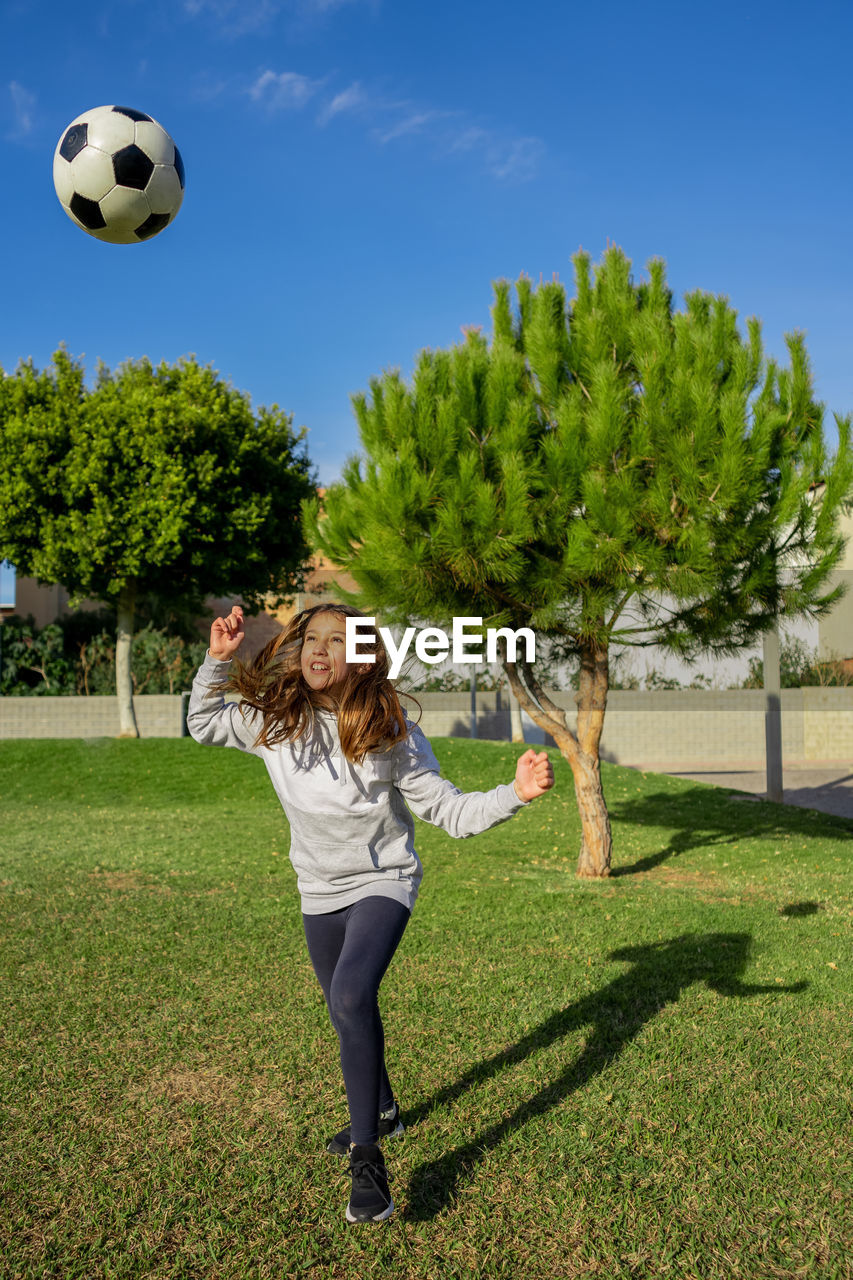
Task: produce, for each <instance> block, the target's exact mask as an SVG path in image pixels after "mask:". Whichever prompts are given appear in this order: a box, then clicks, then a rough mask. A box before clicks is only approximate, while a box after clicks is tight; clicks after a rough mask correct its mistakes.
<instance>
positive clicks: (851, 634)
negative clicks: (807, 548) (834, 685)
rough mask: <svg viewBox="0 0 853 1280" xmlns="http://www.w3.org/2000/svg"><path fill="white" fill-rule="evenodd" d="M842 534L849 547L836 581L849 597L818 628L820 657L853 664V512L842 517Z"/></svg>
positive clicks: (838, 569)
mask: <svg viewBox="0 0 853 1280" xmlns="http://www.w3.org/2000/svg"><path fill="white" fill-rule="evenodd" d="M841 531H842V533H843V534H844V536H845V537H846V539H847V546H846V548H845V550H844V556H843V558H842V560H841V563H840V564H839V567H838V568H837V569H836V571H835V573H834V574H833V579H834V581H835V582H837V583H840V584H841V585H843V586H845V587H846V588H847V594H846V595H845V596H844V597H843V598H842V599H841V600H840V601H839V602H838V604H837V605H836V606H835V608H834V609H833V610H832V612H831V613H830V614H828V615H827V617H826V618H822V619H821V621H820V623H819V624H818V657H819V658H820V659H821V661H823V662H831V661H833V660H834V659H836V658H841V659H842V660H847V661H848V662H851V663H853V511H851V512H848V514H847V515H846V516H845V515H842V517H841Z"/></svg>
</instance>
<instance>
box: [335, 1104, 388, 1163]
mask: <svg viewBox="0 0 853 1280" xmlns="http://www.w3.org/2000/svg"><path fill="white" fill-rule="evenodd" d="M405 1132H406V1128H405V1125H404V1124H403V1121H402V1120H401V1119H400V1107H399V1105H398V1104H397V1103H396V1102H395V1103H394V1106H393V1108H392V1110H391V1111H382V1112H380V1115H379V1138H380V1141H381V1139H382V1138H399V1137H401V1135H402V1134H404V1133H405ZM351 1145H352V1143H351V1141H350V1131H349V1129H342V1130H341V1132H340V1133H336V1134H335V1136H334V1138H330V1139H329V1141H328V1142H327V1143H326V1150H327V1151H329V1152H331V1154H332V1155H333V1156H345V1155H346V1154H347V1152H348V1151H349V1149H350V1147H351Z"/></svg>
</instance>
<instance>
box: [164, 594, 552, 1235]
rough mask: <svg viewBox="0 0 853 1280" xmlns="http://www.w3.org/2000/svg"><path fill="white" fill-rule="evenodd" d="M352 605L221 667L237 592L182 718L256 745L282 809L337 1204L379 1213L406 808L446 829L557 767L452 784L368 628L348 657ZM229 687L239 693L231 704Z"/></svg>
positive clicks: (548, 782)
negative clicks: (329, 1111)
mask: <svg viewBox="0 0 853 1280" xmlns="http://www.w3.org/2000/svg"><path fill="white" fill-rule="evenodd" d="M348 616H350V617H363V616H364V615H363V614H360V613H359V612H358V610H357V609H352V608H350V607H349V606H346V605H337V604H335V605H326V604H323V605H317V606H315V607H314V608H312V609H306V610H304V611H303V612H302V613H299V614H297V615H296V617H295V618H293V620H292V621H291V622H290V623H289V625H288V626H287V627H286V629H285V630H284V631H283V632H282V633H281V634H280V635H279V636H277V637H276V638H275V640H273V641H272V642H271V643H270V644H268V645H267V646H266V648H265V649H263V650H262V651H261V653H259V654H258V656H257V657H256V658H255V659H254V661H253V662H251V663H250V664H248V665H247V666H245V667H242V666H238V667H237V668H236V670H235V671H234V672H233V674H232V673H231V670H230V667H229V663H230V661H231V659H232V658H233V656H234V654H235V653H236V651H237V649H238V648H239V647H240V645H241V643H242V641H243V637H244V625H243V611H242V609H241V608H240V606H239V605H235V606H234V608H233V609H232V611H231V613H230V614H229V616H228V617H227V618H217V619H216V621H215V622H214V623H213V626H212V627H211V630H210V649H209V652H208V654H207V656H206V657H205V660H204V662H203V663H202V665H201V667H200V668H199V671H198V673H197V675H196V677H195V680H194V681H193V688H192V696H191V698H190V704H189V710H188V714H187V726H188V728H189V731H190V733H191V734H192V736H193V737H194V738H195V740H196V741H197V742H202V743H209V744H213V745H215V746H226V747H239V748H240V749H241V750H243V751H250V752H252V753H253V754H254V755H258V756H260V757H261V759H262V760H263V761H264V763H265V765H266V767H267V770H268V772H269V775H270V778H271V780H272V784H273V787H274V788H275V791H276V794H277V795H278V798H279V800H280V801H281V804H282V807H283V808H284V811H285V814H286V815H287V820H288V823H289V824H290V831H291V846H290V859H291V862H292V863H293V866H294V869H295V870H296V875H297V885H298V888H299V892H300V896H301V904H302V913H303V921H304V927H305V937H306V940H307V943H308V952H309V955H310V957H311V963H312V965H313V967H314V971H315V973H316V975H317V978H318V980H319V982H320V986H321V987H322V989H323V995H324V996H325V999H326V1004H327V1007H328V1010H329V1015H330V1018H331V1021H332V1025H333V1026H334V1028H335V1031H336V1032H337V1035H338V1039H339V1042H340V1054H341V1067H342V1069H343V1076H344V1084H345V1086H346V1093H347V1102H348V1105H349V1112H350V1127H349V1129H345V1130H344V1131H343V1132H342V1133H339V1134H337V1135H336V1137H334V1138H332V1139H331V1140H330V1142H329V1145H328V1150H329V1151H333V1152H337V1153H340V1154H346V1153H347V1152H348V1153H349V1156H350V1169H349V1172H350V1174H351V1175H352V1191H351V1194H350V1200H349V1204H348V1206H347V1211H346V1216H347V1219H348V1220H349V1221H350V1222H368V1221H373V1222H380V1221H382V1220H383V1219H385V1218H388V1217H389V1216H390V1215H391V1213H392V1212H393V1210H394V1202H393V1200H392V1199H391V1195H390V1192H389V1190H388V1174H387V1171H386V1168H385V1162H384V1158H383V1155H382V1151H381V1149H380V1147H379V1138H380V1136H383V1137H385V1136H389V1135H390V1136H394V1135H398V1134H401V1133H402V1132H403V1126H402V1124H401V1122H400V1109H399V1106H398V1105H397V1103H396V1102H395V1099H394V1093H393V1090H392V1088H391V1082H390V1080H389V1079H388V1072H387V1071H386V1069H385V1054H384V1037H383V1030H382V1021H381V1018H380V1016H379V1005H378V993H379V984H380V982H381V981H382V978H383V975H384V974H385V970H386V969H387V968H388V965H389V964H390V962H391V958H392V956H393V955H394V952H395V951H396V949H397V946H398V945H399V942H400V939H401V938H402V936H403V931H404V929H405V927H406V924H407V923H408V920H409V915H410V913H411V910H412V907H413V905H414V902H415V898H416V897H417V892H418V886H419V884H420V880H421V875H422V868H421V864H420V860H419V859H418V856H417V854H416V853H415V846H414V823H413V821H412V816H411V815H412V813H414V814H416V815H417V816H418V817H420V818H425V819H426V820H427V821H428V822H432V823H434V824H435V825H436V826H440V827H442V828H443V829H444V830H445V831H447V832H449V834H450V835H452V836H470V835H476V834H477V833H478V832H480V831H486V830H488V828H489V827H493V826H495V825H496V824H497V823H499V822H504V821H506V819H507V818H510V817H512V815H513V814H514V813H516V812H517V811H518V810H519V809H520V808H521V807H522V806H523V805H524V804H527V803H528V802H529V801H530V800H533V799H535V798H536V797H537V796H540V795H542V794H543V793H544V792H545V791H547V790H548V789H549V787H552V786H553V785H554V774H553V770H552V768H551V764H550V761H549V760H548V757H547V755H546V754H545V752H541V753H540V754H539V755H537V754H536V753H535V752H534V751H533V750H529V751H527V752H525V754H524V755H523V756H522V757H521V758H520V760H519V761H518V764H517V767H516V772H515V781H514V782H512V783H508V784H505V785H501V786H498V787H495V788H494V790H492V791H487V792H480V791H472V792H468V793H463V792H461V791H458V790H457V788H456V787H454V786H453V785H452V784H451V783H450V782H447V781H446V780H445V779H444V778H442V777H441V776H440V774H439V767H438V762H437V760H436V758H435V756H434V755H433V752H432V748H431V747H430V745H429V743H428V742H427V740H426V738H425V737H424V735H423V733H422V732H421V730H420V729H419V728H418V727H417V726H416V725H414V724H412V723H411V721H409V719H408V718H407V716H406V715H405V713H404V712H403V709H402V707H401V706H400V700H399V698H398V695H397V692H396V690H395V688H394V686H393V684H392V683H391V681H390V680H389V679H388V671H389V668H390V661H389V658H388V654H387V652H386V650H385V646H384V645H383V644H382V641H381V638H380V637H379V636H378V634H376V635H374V637H373V640H372V642H370V641H368V642H366V644H365V642H364V641H363V640H362V637H361V635H360V637H359V644H360V646H362V647H367V648H368V649H370V648H371V645H372V651H373V653H374V654H375V658H376V661H375V662H373V663H364V662H363V663H348V662H347V661H346V659H345V652H346V631H345V627H346V622H345V619H346V618H347V617H348ZM226 689H231V690H234V691H236V692H237V693H239V694H240V695H241V700H240V702H239V703H230V704H227V703H226V702H225V700H224V698H223V692H224V691H225V690H226ZM407 806H408V807H407Z"/></svg>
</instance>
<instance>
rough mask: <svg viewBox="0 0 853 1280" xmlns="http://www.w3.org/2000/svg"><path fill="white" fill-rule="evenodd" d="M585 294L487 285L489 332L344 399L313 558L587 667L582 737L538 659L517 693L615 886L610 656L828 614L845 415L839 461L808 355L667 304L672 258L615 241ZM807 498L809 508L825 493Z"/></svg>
mask: <svg viewBox="0 0 853 1280" xmlns="http://www.w3.org/2000/svg"><path fill="white" fill-rule="evenodd" d="M574 262H575V298H574V300H573V301H572V302H571V304H570V305H569V304H568V303H567V300H566V294H565V290H564V288H563V286H562V284H560V283H559V282H558V281H556V280H554V281H550V282H544V283H541V284H540V285H539V286H538V287H534V286H533V285H532V284H531V282H530V281H529V280H528V279H526V278H524V277H522V279H520V280H519V281H518V283H517V285H516V298H517V305H516V307H515V309H514V308H513V305H512V292H511V287H510V285H509V284H508V283H507V282H506V281H501V282H499V283H498V284H496V285H495V287H494V288H495V303H494V307H493V312H492V315H493V333H492V336H491V339H490V340H488V339H487V338H486V337H485V336H484V335H482V334H481V333H480V332H478V331H470V332H468V334H467V336H466V340H465V341H464V342H463V343H460V344H458V345H457V346H455V347H453V348H451V349H449V350H446V351H430V350H427V351H424V352H422V353H421V355H420V357H419V359H418V361H417V366H416V369H415V372H414V377H413V379H412V381H411V384H410V385H408V384H407V383H406V382H405V381H404V379H403V378H402V377H401V376H400V374H399V373H398V372H388V373H386V374H384V375H383V376H382V377H378V378H374V379H373V380H372V381H371V382H370V394H369V395H367V394H360V395H358V396H356V397H354V408H355V412H356V416H357V419H358V423H359V429H360V435H361V441H362V445H363V448H364V455H363V456H360V457H355V458H353V459H351V460H350V461H349V462H348V464H347V466H346V468H345V471H344V474H343V479H342V481H341V483H339V484H337V485H333V486H331V487H330V488H329V489H328V490H327V492H326V494H325V498H324V501H323V505H322V509H321V508H320V505H319V504H318V503H317V502H314V503H312V504H309V506H308V507H307V509H306V521H305V524H306V531H307V533H308V536H309V537H310V538H311V539H312V541H313V543H314V545H315V546H316V547H317V548H319V549H320V550H322V551H323V553H324V554H325V555H327V556H328V557H329V559H330V560H331V561H332V562H333V563H335V564H337V565H339V566H341V567H342V568H344V569H345V570H346V571H347V572H348V573H349V574H351V575H352V577H353V578H354V579H355V580H356V582H357V583H358V584H359V588H360V592H361V596H360V599H361V601H362V607H364V605H365V604H366V605H367V607H368V608H369V609H370V610H375V611H376V612H377V613H381V614H383V615H384V616H385V617H386V618H387V619H389V620H393V621H397V622H405V621H409V620H411V619H413V618H425V619H429V620H430V621H432V622H434V623H436V624H441V625H447V623H448V622H449V620H450V618H452V617H453V616H454V615H460V614H461V615H467V616H478V617H482V618H483V620H484V626H509V627H512V628H514V629H515V628H518V627H521V626H532V627H534V628H535V629H536V630H537V631H538V632H539V633H541V634H544V635H548V636H550V637H554V638H556V639H557V641H558V642H560V643H562V644H563V645H564V646H565V651H566V652H571V653H573V654H575V655H577V656H578V658H579V661H580V687H579V691H578V695H577V705H578V714H577V721H576V723H570V719H569V718H567V715H566V713H565V712H564V711H563V710H561V708H559V707H558V706H556V705H555V703H554V702H553V701H552V700H551V699H550V698H549V697H548V694H547V693H546V691H545V689H544V688H543V687H542V684H541V682H540V681H539V680H538V679H537V673H536V670H535V666H530V665H529V664H527V663H525V662H523V661H519V662H518V663H517V664H516V665H515V666H512V665H508V666H507V674H508V676H509V678H510V682H511V684H512V687H513V690H514V692H515V694H516V696H517V697H518V698H519V700H520V701H521V703H522V705H523V706H524V707H525V708H526V709H527V710H528V712H529V714H530V715H531V716H532V717H533V719H534V720H535V721H536V722H537V723H538V724H540V725H541V727H542V728H544V729H546V730H547V731H548V732H549V733H551V734H552V735H553V737H554V739H555V741H556V742H557V744H558V746H559V747H560V748H561V750H562V752H563V754H564V755H565V757H566V758H567V760H568V761H569V763H570V764H571V766H572V770H573V775H574V780H575V789H576V793H577V797H578V802H579V806H580V810H581V818H582V822H583V829H584V838H583V843H582V847H581V855H580V862H579V871H580V873H581V874H586V875H605V874H608V872H609V866H610V853H611V834H610V824H609V818H608V815H607V810H606V804H605V801H604V797H603V792H602V789H601V779H600V769H599V743H600V738H601V731H602V727H603V722H604V713H605V707H606V700H607V689H608V653H609V649H610V646H611V645H612V644H614V643H616V642H618V643H619V644H657V645H666V646H668V647H670V648H671V649H673V650H675V651H677V652H679V653H680V654H682V655H684V656H691V655H694V654H696V653H699V652H702V651H705V652H712V653H713V652H732V651H734V650H736V649H737V648H739V647H741V646H744V645H748V644H750V643H751V642H753V641H754V640H755V639H756V638H757V637H758V636H759V635H761V633H762V632H764V631H766V630H767V629H768V628H769V627H770V626H772V625H773V624H774V620H775V619H776V618H778V617H784V616H795V615H802V614H810V615H812V616H818V615H820V614H821V613H823V612H825V611H826V610H828V609H829V608H830V607H831V605H832V604H833V603H834V601H835V600H836V599H837V597H838V589H837V588H833V587H831V586H830V584H829V581H828V579H829V575H830V574H831V571H832V569H833V567H834V566H835V564H836V563H837V561H838V559H839V557H840V555H841V553H842V550H843V540H842V538H841V535H840V533H839V529H838V515H839V511H840V507H841V504H842V503H843V502H844V501H845V500H846V499H847V498H848V497H849V495H850V491H851V483H852V482H853V459H851V452H850V436H849V425H850V424H849V419H847V418H837V423H838V432H839V446H838V449H837V451H836V453H835V456H834V457H833V458H831V457H830V456H829V454H828V451H827V448H826V442H825V439H824V435H823V428H822V422H823V409H822V406H821V405H819V404H818V403H816V401H815V399H814V395H813V389H812V382H811V375H810V369H809V363H808V357H807V353H806V348H805V342H804V339H803V337H802V335H801V334H796V333H795V334H792V335H789V336H788V338H787V340H786V341H787V346H788V354H789V360H790V363H789V365H788V366H787V367H784V368H783V367H781V366H780V365H779V363H778V362H777V361H775V360H773V359H769V358H767V357H766V356H765V354H764V352H763V347H762V341H761V332H760V325H759V322H758V321H757V320H755V319H751V320H749V321H748V322H747V332H746V336H745V337H743V336H742V335H741V333H740V331H739V329H738V325H737V315H736V313H735V312H734V311H733V309H732V308H731V307H730V305H729V303H728V301H727V299H726V298H725V297H722V296H713V295H710V294H707V293H704V292H700V291H696V292H693V293H691V294H688V295H687V297H686V299H685V307H684V309H683V310H682V311H676V310H675V309H674V306H673V298H672V295H671V292H670V290H669V289H668V287H667V284H666V277H665V266H664V263H663V262H662V261H661V260H659V259H655V260H653V261H652V262H650V263H649V266H648V276H649V278H648V280H647V281H646V282H643V283H640V284H636V283H635V282H634V280H633V278H632V275H631V264H630V262H629V261H628V260H627V258H626V257H625V255H624V254H623V253H622V251H621V250H619V249H618V248H611V249H609V250H608V251H607V252H606V253H605V255H604V257H603V259H602V261H601V263H600V265H599V266H598V268H597V269H596V270H595V271H594V272H593V270H592V269H591V264H590V260H589V258H588V256H587V255H586V254H583V253H580V254H578V255H577V256H576V257H575V259H574ZM818 484H820V485H821V486H822V487H821V490H820V494H821V496H820V499H819V500H815V491H816V486H817V485H818Z"/></svg>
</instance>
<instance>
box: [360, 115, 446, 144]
mask: <svg viewBox="0 0 853 1280" xmlns="http://www.w3.org/2000/svg"><path fill="white" fill-rule="evenodd" d="M446 115H447V112H446V111H413V112H411V113H410V114H409V115H407V116H405V117H404V118H403V119H402V120H400V121H398V123H397V124H395V125H392V126H391V128H390V129H387V130H380V131H379V132H378V135H377V136H378V138H379V141H380V142H381V143H382V144H383V145H384V144H385V143H386V142H393V141H394V139H395V138H404V137H405V136H406V134H409V133H423V132H424V130H425V129H426V127H427V125H428V124H432V123H433V121H435V120H438V119H441V118H442V117H444V116H446Z"/></svg>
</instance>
